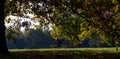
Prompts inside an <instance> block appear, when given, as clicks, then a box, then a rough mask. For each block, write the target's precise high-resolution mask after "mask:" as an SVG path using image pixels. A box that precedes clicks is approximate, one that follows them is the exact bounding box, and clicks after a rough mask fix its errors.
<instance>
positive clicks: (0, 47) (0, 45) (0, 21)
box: [0, 3, 9, 55]
mask: <svg viewBox="0 0 120 59" xmlns="http://www.w3.org/2000/svg"><path fill="white" fill-rule="evenodd" d="M3 7H4V3H0V34H1V35H0V54H3V55H8V54H9V51H8V48H7V44H6V38H5V25H4V8H3Z"/></svg>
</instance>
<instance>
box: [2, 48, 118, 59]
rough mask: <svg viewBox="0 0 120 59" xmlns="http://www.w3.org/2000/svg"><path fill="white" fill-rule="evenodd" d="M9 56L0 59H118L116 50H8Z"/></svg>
mask: <svg viewBox="0 0 120 59" xmlns="http://www.w3.org/2000/svg"><path fill="white" fill-rule="evenodd" d="M9 51H10V52H11V56H8V57H6V58H2V57H0V59H120V47H119V48H118V51H116V48H40V49H9Z"/></svg>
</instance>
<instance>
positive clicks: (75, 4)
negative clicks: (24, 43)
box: [5, 0, 120, 46]
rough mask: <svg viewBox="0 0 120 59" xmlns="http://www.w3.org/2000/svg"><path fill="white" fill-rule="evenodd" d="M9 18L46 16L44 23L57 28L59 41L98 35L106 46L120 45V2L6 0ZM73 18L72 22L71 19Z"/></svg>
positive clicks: (117, 0)
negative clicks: (28, 15)
mask: <svg viewBox="0 0 120 59" xmlns="http://www.w3.org/2000/svg"><path fill="white" fill-rule="evenodd" d="M5 1H6V2H7V3H6V4H5V8H6V9H5V14H6V16H7V13H9V14H12V15H18V16H25V17H27V16H26V15H24V14H26V12H29V11H30V12H33V13H34V14H35V15H37V16H36V17H40V18H41V16H42V18H43V19H45V18H46V20H47V21H48V22H45V21H44V20H43V21H42V23H43V24H44V25H45V26H48V24H49V23H52V24H55V30H56V29H57V30H56V32H53V33H52V35H53V36H54V34H56V33H57V36H56V37H63V38H68V39H72V40H75V39H77V40H80V39H83V38H84V37H86V36H90V37H91V36H92V35H94V33H96V34H97V35H98V36H100V37H101V38H102V39H103V40H104V41H105V42H107V43H108V44H109V45H111V46H115V42H116V41H117V42H120V39H119V38H120V31H119V30H120V26H119V25H120V21H119V19H120V17H119V16H120V1H119V0H39V1H38V0H29V1H26V0H24V1H23V0H17V1H16V0H12V1H9V0H5ZM9 7H12V8H9ZM71 17H72V18H71Z"/></svg>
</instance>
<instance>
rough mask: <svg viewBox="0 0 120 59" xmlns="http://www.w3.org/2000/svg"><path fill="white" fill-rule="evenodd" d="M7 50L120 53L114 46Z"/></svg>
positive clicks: (16, 50)
mask: <svg viewBox="0 0 120 59" xmlns="http://www.w3.org/2000/svg"><path fill="white" fill-rule="evenodd" d="M9 51H11V52H22V51H38V52H46V51H47V52H88V53H91V52H92V53H93V52H94V53H120V47H119V48H118V51H116V48H40V49H9Z"/></svg>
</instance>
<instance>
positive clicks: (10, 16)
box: [5, 14, 52, 32]
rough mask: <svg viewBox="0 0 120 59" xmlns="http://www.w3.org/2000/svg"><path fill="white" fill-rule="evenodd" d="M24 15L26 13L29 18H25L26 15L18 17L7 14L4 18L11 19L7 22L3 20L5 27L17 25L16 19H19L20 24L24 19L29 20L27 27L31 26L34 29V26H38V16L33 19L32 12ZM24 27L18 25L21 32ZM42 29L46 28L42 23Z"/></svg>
mask: <svg viewBox="0 0 120 59" xmlns="http://www.w3.org/2000/svg"><path fill="white" fill-rule="evenodd" d="M25 15H26V16H29V18H26V17H18V16H13V15H9V16H7V17H6V19H5V20H7V21H8V20H10V19H11V21H10V22H9V23H7V22H5V26H6V28H8V27H10V26H11V27H12V28H14V26H17V25H18V24H17V23H16V21H18V20H19V22H20V24H22V23H23V22H25V21H27V22H30V26H29V28H31V29H36V27H35V26H39V24H40V22H39V20H40V18H36V20H33V19H34V16H35V15H34V14H25ZM9 18H10V19H9ZM46 21H47V20H46ZM51 26H52V24H51V23H50V24H49V25H48V27H49V30H52V28H51ZM25 28H26V27H23V26H21V27H20V30H21V31H22V32H24V31H25ZM42 29H43V30H47V29H48V28H47V27H46V26H44V25H43V26H42Z"/></svg>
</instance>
